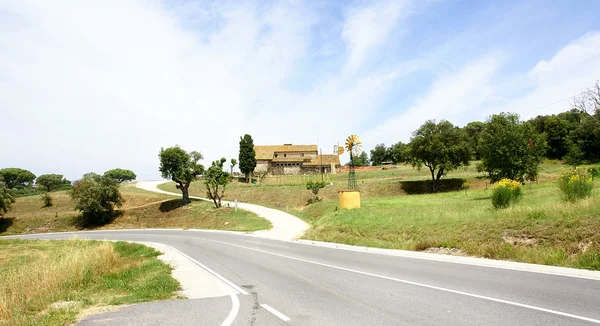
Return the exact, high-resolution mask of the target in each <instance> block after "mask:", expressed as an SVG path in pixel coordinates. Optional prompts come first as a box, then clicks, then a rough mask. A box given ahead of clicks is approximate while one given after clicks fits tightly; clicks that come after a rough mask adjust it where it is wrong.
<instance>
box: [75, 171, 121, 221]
mask: <svg viewBox="0 0 600 326" xmlns="http://www.w3.org/2000/svg"><path fill="white" fill-rule="evenodd" d="M71 197H72V198H73V199H74V200H75V209H76V210H79V211H81V213H82V217H83V224H84V225H102V224H104V223H106V222H109V221H110V220H112V219H113V218H114V217H115V214H114V213H115V207H121V206H122V205H123V202H124V200H123V197H121V193H120V192H119V184H118V183H117V181H115V180H114V179H111V178H108V177H104V176H99V175H91V176H88V177H84V178H83V179H81V180H78V181H76V182H75V184H74V185H73V190H71Z"/></svg>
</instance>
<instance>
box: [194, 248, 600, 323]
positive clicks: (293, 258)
mask: <svg viewBox="0 0 600 326" xmlns="http://www.w3.org/2000/svg"><path fill="white" fill-rule="evenodd" d="M206 240H207V241H212V242H217V243H221V244H225V245H229V246H233V247H238V248H243V249H247V250H252V251H256V252H260V253H264V254H268V255H272V256H277V257H282V258H287V259H291V260H296V261H301V262H304V263H309V264H313V265H319V266H324V267H329V268H333V269H338V270H342V271H346V272H351V273H356V274H361V275H367V276H372V277H377V278H381V279H384V280H390V281H395V282H399V283H404V284H410V285H415V286H420V287H424V288H428V289H433V290H439V291H444V292H449V293H454V294H460V295H464V296H468V297H473V298H478V299H483V300H488V301H493V302H499V303H504V304H507V305H511V306H517V307H522V308H527V309H532V310H537V311H542V312H547V313H550V314H554V315H559V316H563V317H569V318H574V319H579V320H584V321H588V322H591V323H595V324H600V320H598V319H593V318H589V317H584V316H579V315H574V314H570V313H566V312H562V311H557V310H552V309H546V308H542V307H537V306H532V305H528V304H524V303H518V302H513V301H508V300H503V299H497V298H492V297H488V296H484V295H479V294H474V293H469V292H464V291H458V290H452V289H448V288H444V287H439V286H435V285H429V284H424V283H418V282H413V281H408V280H402V279H399V278H395V277H389V276H384V275H378V274H373V273H369V272H363V271H358V270H355V269H350V268H345V267H340V266H335V265H329V264H325V263H319V262H316V261H312V260H307V259H302V258H297V257H291V256H287V255H282V254H277V253H274V252H269V251H265V250H260V249H254V248H249V247H244V246H240V245H236V244H232V243H228V242H223V241H218V240H210V239H206Z"/></svg>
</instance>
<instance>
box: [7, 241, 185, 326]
mask: <svg viewBox="0 0 600 326" xmlns="http://www.w3.org/2000/svg"><path fill="white" fill-rule="evenodd" d="M158 255H159V253H158V252H157V251H156V250H154V249H152V248H148V247H145V246H142V245H139V244H133V243H125V242H114V243H113V242H100V241H86V240H66V241H54V240H53V241H49V240H8V239H0V275H2V277H1V278H0V324H8V325H70V324H73V323H75V322H76V321H77V316H78V315H80V314H81V313H86V312H89V311H101V310H102V309H101V307H106V306H111V305H121V304H132V303H138V302H146V301H154V300H164V299H170V298H174V297H175V295H176V291H177V290H178V289H179V287H180V285H179V283H178V282H177V281H176V280H175V279H173V278H172V277H171V268H170V267H169V266H168V265H166V264H164V263H162V262H160V261H159V260H158V259H157V258H156V257H157V256H158ZM80 316H81V315H80Z"/></svg>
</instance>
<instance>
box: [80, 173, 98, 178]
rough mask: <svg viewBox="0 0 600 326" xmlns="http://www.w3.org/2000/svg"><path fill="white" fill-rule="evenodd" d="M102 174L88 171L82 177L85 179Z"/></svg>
mask: <svg viewBox="0 0 600 326" xmlns="http://www.w3.org/2000/svg"><path fill="white" fill-rule="evenodd" d="M100 176H101V175H99V174H98V173H96V172H88V173H85V174H84V175H83V178H82V179H85V178H96V177H100Z"/></svg>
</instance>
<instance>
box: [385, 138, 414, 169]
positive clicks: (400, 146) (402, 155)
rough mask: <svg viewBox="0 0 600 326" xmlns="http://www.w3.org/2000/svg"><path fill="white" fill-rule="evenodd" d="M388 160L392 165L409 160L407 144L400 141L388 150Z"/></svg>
mask: <svg viewBox="0 0 600 326" xmlns="http://www.w3.org/2000/svg"><path fill="white" fill-rule="evenodd" d="M388 156H389V160H391V161H392V163H394V164H398V163H405V162H408V161H409V160H410V150H409V146H408V144H405V143H403V142H401V141H399V142H397V143H395V144H394V145H392V146H390V148H388Z"/></svg>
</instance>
